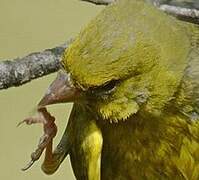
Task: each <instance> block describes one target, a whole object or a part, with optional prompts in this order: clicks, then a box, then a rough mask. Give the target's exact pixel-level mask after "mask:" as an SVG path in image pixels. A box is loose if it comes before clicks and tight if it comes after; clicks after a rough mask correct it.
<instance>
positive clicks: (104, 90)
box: [91, 80, 118, 96]
mask: <svg viewBox="0 0 199 180" xmlns="http://www.w3.org/2000/svg"><path fill="white" fill-rule="evenodd" d="M117 83H118V81H117V80H112V81H109V82H108V83H106V84H104V85H102V86H100V87H96V88H94V89H92V90H91V92H92V94H95V95H97V96H104V95H108V94H110V93H112V92H113V91H114V90H115V87H116V85H117Z"/></svg>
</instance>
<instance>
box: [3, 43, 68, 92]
mask: <svg viewBox="0 0 199 180" xmlns="http://www.w3.org/2000/svg"><path fill="white" fill-rule="evenodd" d="M66 47H67V44H64V45H61V46H58V47H55V48H52V49H46V50H44V51H43V52H36V53H31V54H30V55H28V56H25V57H23V58H17V59H14V60H12V61H10V60H6V61H3V62H0V89H6V88H9V87H12V86H20V85H22V84H25V83H27V82H29V81H31V80H32V79H36V78H39V77H42V76H45V75H47V74H50V73H53V72H56V71H58V69H59V68H60V58H61V55H62V54H63V52H64V50H65V48H66Z"/></svg>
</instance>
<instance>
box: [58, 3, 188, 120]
mask: <svg viewBox="0 0 199 180" xmlns="http://www.w3.org/2000/svg"><path fill="white" fill-rule="evenodd" d="M152 19H154V20H155V21H156V22H153V21H152ZM157 23H159V25H158V28H157V25H156V24H157ZM179 47H180V48H179ZM188 53H189V40H188V38H187V36H186V34H185V33H184V32H183V31H182V29H181V28H180V26H178V25H177V22H176V21H175V20H174V19H173V18H170V17H168V16H167V15H165V14H163V13H161V12H159V11H158V10H156V9H155V8H153V7H152V6H150V5H148V4H145V3H144V2H142V1H140V2H139V1H131V0H125V1H118V2H117V3H115V4H113V5H110V6H108V7H107V8H105V9H104V10H103V11H102V12H101V13H100V14H99V15H98V16H97V17H96V18H95V19H94V20H92V21H91V22H90V23H89V24H88V25H87V27H86V28H85V29H84V30H83V31H81V32H80V34H79V35H78V36H77V37H76V39H75V40H74V41H73V43H72V44H71V45H70V46H69V48H68V49H67V50H66V51H65V53H64V55H63V59H62V64H63V67H64V71H66V72H67V73H68V74H70V84H72V86H73V87H74V89H76V90H77V89H78V92H79V93H78V96H79V95H80V94H81V95H80V96H81V98H79V101H78V98H76V101H78V102H79V103H83V104H84V105H86V106H88V107H89V108H91V109H92V110H93V112H95V114H96V115H97V116H98V117H101V118H102V119H106V120H109V121H114V122H118V121H121V120H122V121H124V120H127V119H128V117H129V116H132V115H134V114H136V113H137V112H138V111H140V110H144V111H147V112H150V113H154V114H157V113H158V112H160V111H162V109H163V108H164V106H165V105H166V104H168V102H169V101H170V100H171V99H172V98H173V95H174V93H175V91H176V89H177V86H178V85H179V83H180V80H181V77H182V75H183V70H184V68H185V66H186V61H187V56H188Z"/></svg>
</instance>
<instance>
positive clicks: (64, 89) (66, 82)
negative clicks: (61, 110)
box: [38, 72, 80, 109]
mask: <svg viewBox="0 0 199 180" xmlns="http://www.w3.org/2000/svg"><path fill="white" fill-rule="evenodd" d="M79 96H80V90H79V89H77V88H75V87H74V86H73V85H72V83H71V80H70V75H69V74H67V73H65V72H59V73H58V75H57V78H56V79H55V80H54V81H53V82H52V84H51V85H50V86H49V88H48V90H47V92H46V94H45V95H44V97H43V98H42V99H41V101H40V102H39V104H38V108H39V109H40V108H42V107H45V106H46V105H50V104H57V103H65V102H73V101H75V100H76V99H77V98H78V97H79Z"/></svg>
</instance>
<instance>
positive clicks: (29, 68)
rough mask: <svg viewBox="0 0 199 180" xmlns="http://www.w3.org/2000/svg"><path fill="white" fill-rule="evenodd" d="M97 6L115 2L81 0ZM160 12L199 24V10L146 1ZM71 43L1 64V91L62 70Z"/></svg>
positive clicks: (153, 0) (107, 0)
mask: <svg viewBox="0 0 199 180" xmlns="http://www.w3.org/2000/svg"><path fill="white" fill-rule="evenodd" d="M80 1H86V2H90V3H94V4H96V5H108V4H110V3H112V2H114V1H115V0H80ZM146 1H147V2H149V3H152V4H153V5H154V6H156V7H157V8H159V9H160V10H162V11H164V12H166V13H169V14H171V15H173V16H176V17H177V18H179V19H181V20H185V21H189V22H192V23H196V24H199V10H197V9H190V8H183V7H177V6H172V5H166V4H160V3H159V2H160V1H159V0H146ZM68 44H70V42H67V43H66V44H65V45H61V46H58V47H55V48H52V49H47V50H44V51H42V52H36V53H31V54H30V55H27V56H25V57H23V58H17V59H14V60H6V61H2V62H0V90H1V89H6V88H9V87H13V86H20V85H22V84H24V83H27V82H29V81H31V80H32V79H36V78H39V77H42V76H45V75H48V74H50V73H53V72H56V71H58V70H59V68H60V58H61V56H62V54H63V52H64V50H65V48H67V47H68Z"/></svg>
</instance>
